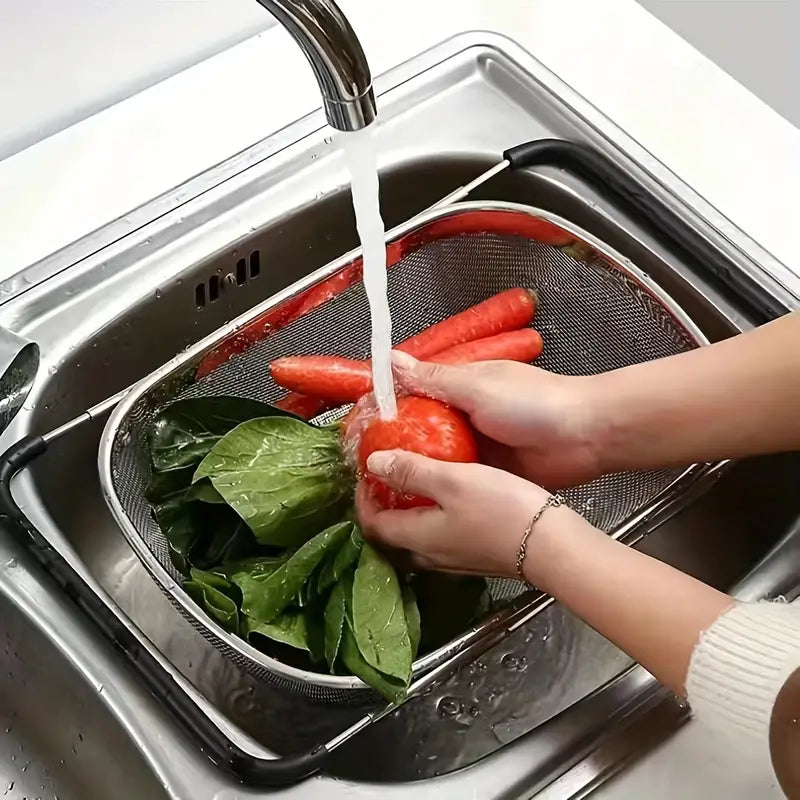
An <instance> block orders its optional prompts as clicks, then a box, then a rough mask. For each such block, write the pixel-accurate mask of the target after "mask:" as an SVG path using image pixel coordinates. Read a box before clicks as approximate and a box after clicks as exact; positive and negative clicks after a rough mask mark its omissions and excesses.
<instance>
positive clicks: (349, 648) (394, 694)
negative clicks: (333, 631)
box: [339, 624, 406, 703]
mask: <svg viewBox="0 0 800 800" xmlns="http://www.w3.org/2000/svg"><path fill="white" fill-rule="evenodd" d="M339 656H340V658H341V660H342V664H343V665H344V666H345V668H346V669H347V670H348V671H349V672H350V674H351V675H355V676H356V677H357V678H361V680H362V681H364V683H366V684H367V685H368V686H371V687H372V688H373V689H375V691H376V692H379V693H380V694H381V695H383V697H385V698H386V699H387V700H388V701H389V702H390V703H399V702H400V701H401V700H403V698H404V697H405V696H406V685H405V684H404V683H403V682H402V681H398V680H397V679H396V678H392V677H391V676H390V675H383V674H382V673H380V672H379V671H378V670H376V669H375V668H374V667H372V666H371V665H370V664H368V663H367V662H366V661H365V660H364V656H362V655H361V651H360V650H359V648H358V644H357V643H356V639H355V636H354V635H353V632H352V630H351V629H350V626H349V625H347V624H345V626H344V628H343V630H342V641H341V644H340V646H339Z"/></svg>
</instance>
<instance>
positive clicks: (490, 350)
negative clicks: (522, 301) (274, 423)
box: [270, 328, 542, 416]
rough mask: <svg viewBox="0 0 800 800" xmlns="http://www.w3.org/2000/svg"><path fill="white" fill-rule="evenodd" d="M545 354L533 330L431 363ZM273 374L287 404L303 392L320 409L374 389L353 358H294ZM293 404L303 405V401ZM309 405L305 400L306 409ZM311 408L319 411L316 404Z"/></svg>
mask: <svg viewBox="0 0 800 800" xmlns="http://www.w3.org/2000/svg"><path fill="white" fill-rule="evenodd" d="M541 352H542V337H541V335H540V334H539V332H538V331H535V330H533V329H532V328H523V329H522V330H519V331H509V332H507V333H499V334H497V335H496V336H488V337H486V338H484V339H478V340H477V341H474V342H466V343H464V344H459V345H456V346H455V347H451V348H449V349H448V350H444V351H442V352H441V353H438V354H437V355H434V356H431V357H430V358H429V359H427V360H428V361H431V362H433V363H438V364H466V363H470V362H474V361H498V360H509V361H522V362H530V361H533V360H534V359H535V358H538V356H539V355H540V354H541ZM270 370H271V371H272V378H273V380H274V381H275V383H277V384H279V385H280V386H283V387H284V388H286V389H291V390H292V392H291V393H290V394H289V395H287V396H286V398H284V400H286V399H287V398H290V397H292V398H293V397H296V396H297V395H296V394H295V393H298V392H299V393H300V395H302V396H304V398H308V400H310V401H313V399H314V398H320V400H322V401H325V402H323V403H320V406H319V407H320V409H322V408H323V407H324V406H325V405H327V404H328V403H330V404H333V405H341V404H344V403H354V402H356V401H357V400H358V399H359V398H361V397H363V396H364V395H365V394H367V392H369V391H370V390H371V389H372V372H371V369H370V364H369V362H368V361H356V360H355V359H352V358H341V357H339V356H290V357H288V358H279V359H277V360H276V361H273V362H272V364H270ZM309 396H310V397H309ZM293 402H296V403H300V400H299V397H298V399H297V400H294V401H293ZM305 402H306V401H305V400H304V401H303V405H305ZM282 407H283V406H282ZM310 407H312V408H316V406H313V403H312V404H311V406H310ZM287 410H293V409H291V408H289V409H287ZM315 413H321V412H320V411H316V412H315ZM312 416H313V414H312Z"/></svg>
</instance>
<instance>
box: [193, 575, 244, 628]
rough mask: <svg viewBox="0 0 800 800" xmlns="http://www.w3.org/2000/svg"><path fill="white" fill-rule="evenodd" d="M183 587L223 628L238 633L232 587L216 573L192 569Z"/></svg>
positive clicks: (237, 618)
mask: <svg viewBox="0 0 800 800" xmlns="http://www.w3.org/2000/svg"><path fill="white" fill-rule="evenodd" d="M183 588H184V589H185V590H186V593H187V594H188V595H189V597H191V598H192V600H194V601H195V603H197V604H198V605H199V606H200V607H201V608H202V609H203V610H204V611H205V612H206V614H208V615H209V616H210V617H211V618H212V619H213V620H216V621H217V622H218V623H219V624H220V625H221V626H222V627H223V628H225V630H227V631H230V632H231V633H239V608H238V606H237V605H236V601H235V600H234V599H233V598H232V597H231V592H233V591H235V590H234V588H233V587H232V586H231V585H230V584H229V583H228V581H226V580H225V579H224V578H221V577H220V576H218V575H214V574H212V573H210V572H204V571H202V570H199V569H192V571H191V578H190V579H189V580H188V581H185V582H184V584H183Z"/></svg>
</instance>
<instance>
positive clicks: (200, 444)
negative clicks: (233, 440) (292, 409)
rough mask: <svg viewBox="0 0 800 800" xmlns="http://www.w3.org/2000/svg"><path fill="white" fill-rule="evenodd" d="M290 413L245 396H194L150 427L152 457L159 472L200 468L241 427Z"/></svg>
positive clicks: (165, 412)
mask: <svg viewBox="0 0 800 800" xmlns="http://www.w3.org/2000/svg"><path fill="white" fill-rule="evenodd" d="M272 416H287V412H286V411H282V410H281V409H279V408H275V407H274V406H271V405H269V404H267V403H259V402H258V401H256V400H247V399H246V398H243V397H224V396H223V397H220V396H217V397H191V398H187V399H184V400H177V401H176V402H174V403H171V404H170V405H168V406H167V407H166V408H164V409H162V410H161V411H160V412H159V413H158V414H156V416H155V419H154V420H153V422H152V425H151V426H150V455H151V458H152V460H153V466H154V467H155V469H156V470H160V471H163V470H176V469H181V468H183V467H188V466H195V465H197V464H198V463H199V462H200V461H201V460H202V459H203V458H204V457H205V456H206V455H207V454H208V452H209V450H211V448H212V447H213V446H214V445H215V444H216V443H217V442H218V441H219V440H220V439H221V438H222V437H223V436H224V435H225V434H226V433H228V432H229V431H231V430H233V429H234V428H235V427H236V426H237V425H240V424H241V423H242V422H247V420H250V419H255V418H256V417H272Z"/></svg>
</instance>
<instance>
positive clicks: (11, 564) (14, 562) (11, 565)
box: [6, 558, 17, 569]
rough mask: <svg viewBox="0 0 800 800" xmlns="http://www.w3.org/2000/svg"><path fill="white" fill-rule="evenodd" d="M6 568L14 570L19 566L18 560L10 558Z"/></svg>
mask: <svg viewBox="0 0 800 800" xmlns="http://www.w3.org/2000/svg"><path fill="white" fill-rule="evenodd" d="M6 566H7V567H8V568H9V569H14V567H16V566H17V559H16V558H9V559H8V561H6Z"/></svg>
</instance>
